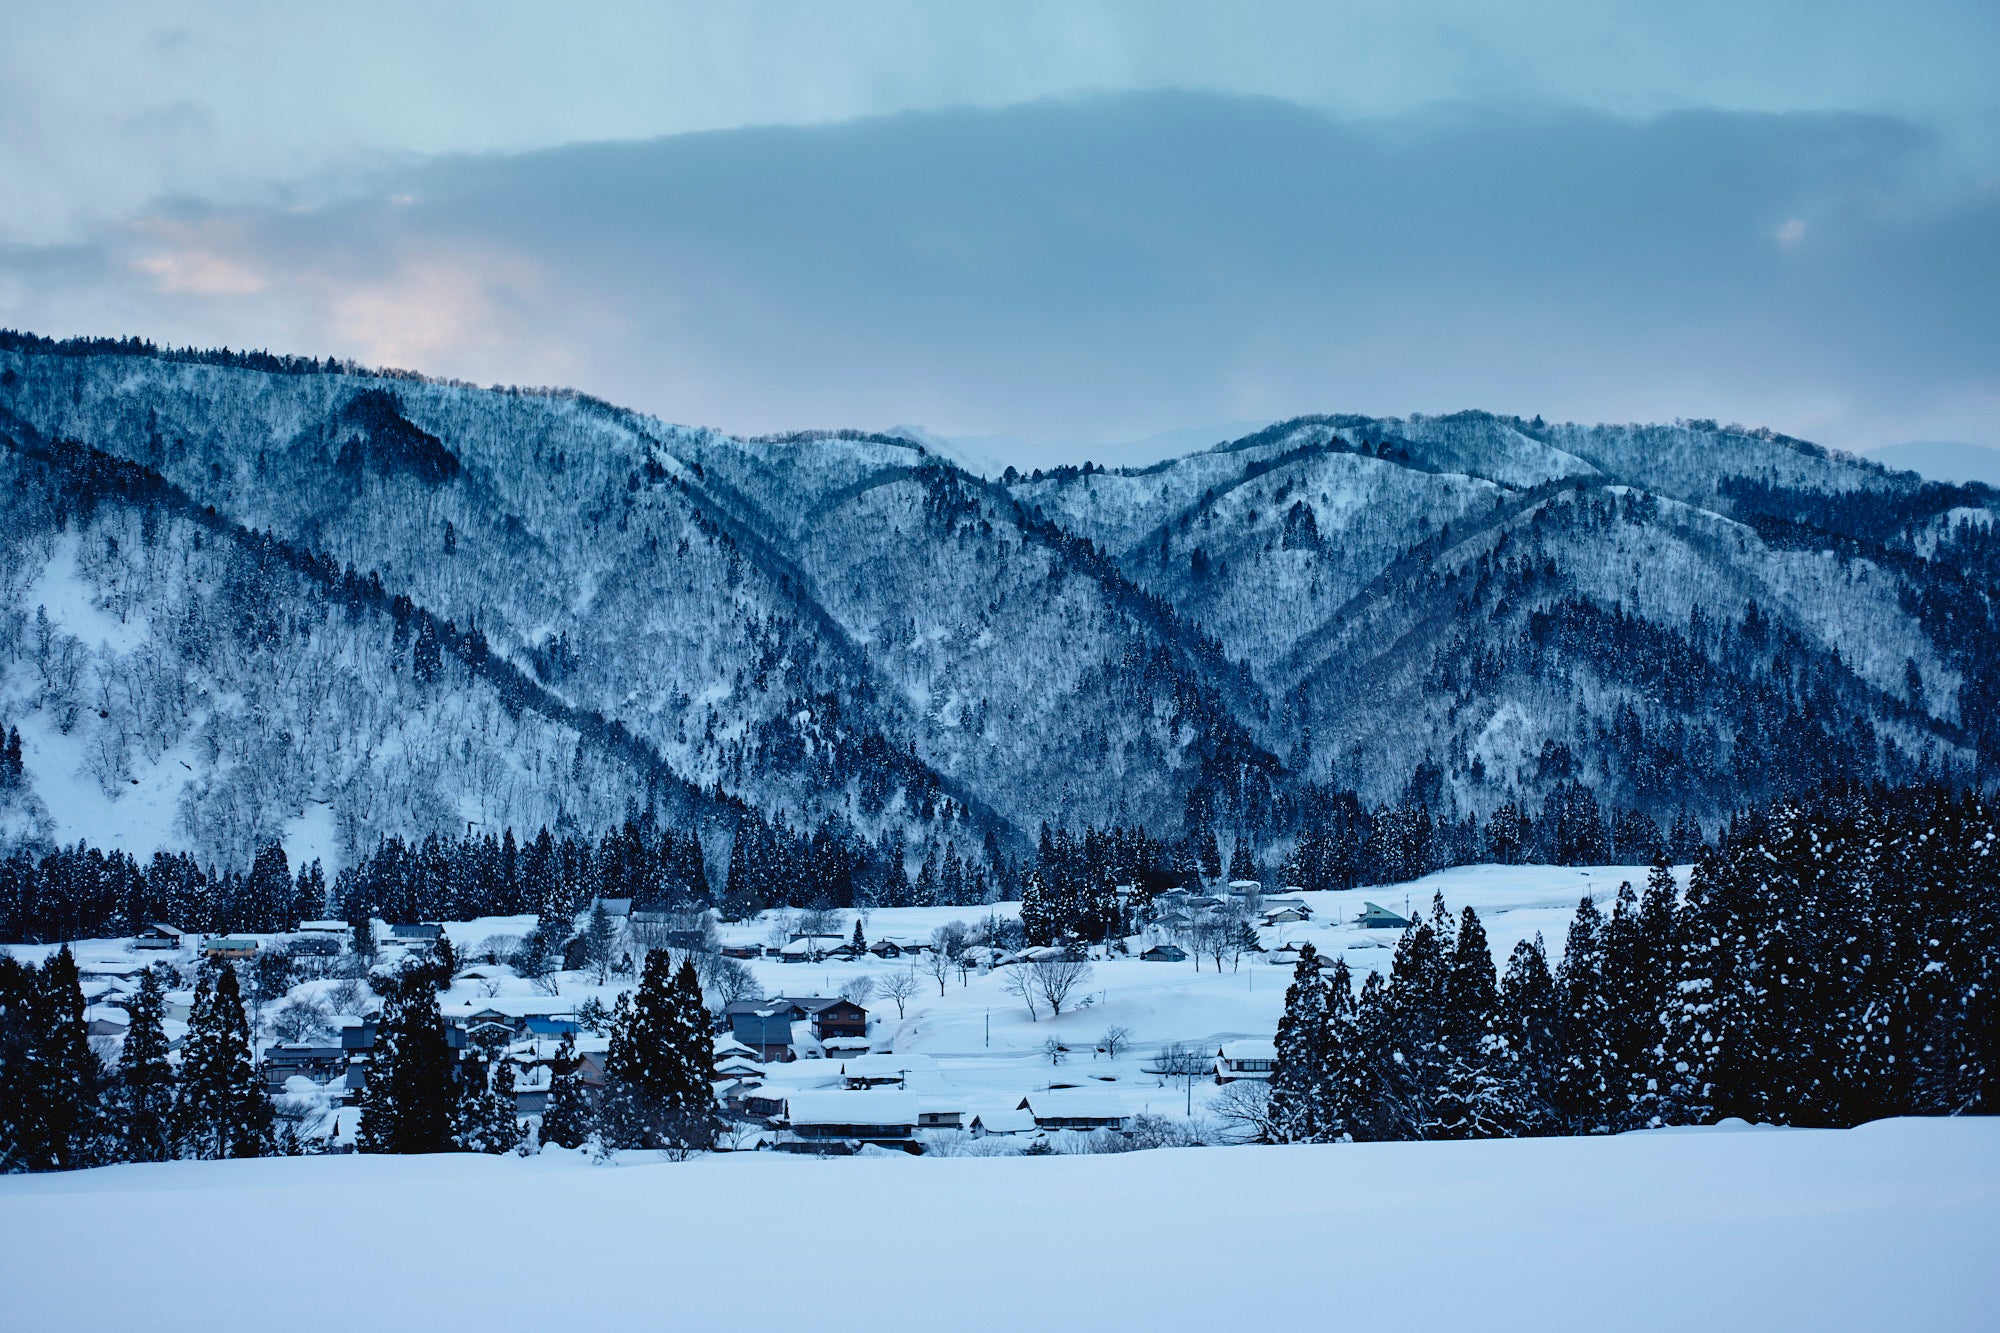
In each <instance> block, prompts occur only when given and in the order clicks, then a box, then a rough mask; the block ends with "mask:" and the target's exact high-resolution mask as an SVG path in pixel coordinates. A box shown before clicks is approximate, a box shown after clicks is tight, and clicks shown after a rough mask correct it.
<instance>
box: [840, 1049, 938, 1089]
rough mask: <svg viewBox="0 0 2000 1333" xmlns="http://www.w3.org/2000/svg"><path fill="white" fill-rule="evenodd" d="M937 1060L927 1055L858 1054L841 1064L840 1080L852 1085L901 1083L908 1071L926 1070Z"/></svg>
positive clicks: (935, 1066) (867, 1085) (870, 1086)
mask: <svg viewBox="0 0 2000 1333" xmlns="http://www.w3.org/2000/svg"><path fill="white" fill-rule="evenodd" d="M935 1068H937V1061H936V1060H934V1059H932V1058H931V1057H930V1056H928V1055H890V1054H882V1055H857V1056H854V1057H853V1058H852V1059H849V1060H844V1061H842V1062H841V1066H840V1077H841V1079H842V1081H843V1082H844V1083H845V1084H846V1085H847V1086H848V1087H849V1088H852V1089H859V1088H881V1087H889V1086H894V1087H899V1088H900V1087H903V1086H905V1084H906V1081H907V1078H908V1075H909V1074H910V1073H911V1071H913V1070H914V1071H916V1072H918V1073H929V1072H931V1071H932V1070H934V1069H935Z"/></svg>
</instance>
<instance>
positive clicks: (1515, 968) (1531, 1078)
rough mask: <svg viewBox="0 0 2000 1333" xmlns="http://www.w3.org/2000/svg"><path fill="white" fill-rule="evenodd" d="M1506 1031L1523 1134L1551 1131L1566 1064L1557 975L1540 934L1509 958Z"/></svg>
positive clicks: (1503, 984)
mask: <svg viewBox="0 0 2000 1333" xmlns="http://www.w3.org/2000/svg"><path fill="white" fill-rule="evenodd" d="M1499 1004H1500V1031H1501V1034H1502V1035H1503V1036H1505V1038H1506V1039H1507V1049H1508V1053H1509V1056H1510V1060H1511V1072H1512V1080H1513V1084H1514V1090H1515V1103H1516V1105H1517V1106H1519V1107H1520V1112H1521V1122H1520V1132H1521V1133H1523V1134H1545V1133H1550V1132H1553V1130H1554V1128H1555V1085H1556V1073H1557V1070H1558V1069H1559V1068H1560V1066H1561V1063H1562V1049H1561V1040H1560V1037H1559V1036H1558V1033H1557V1012H1558V1010H1559V1008H1560V1002H1559V1000H1558V998H1557V995H1556V983H1555V978H1554V977H1553V976H1551V975H1550V973H1549V954H1548V949H1547V947H1546V946H1545V945H1544V944H1543V943H1542V937H1541V936H1540V935H1539V934H1537V935H1536V936H1535V938H1534V939H1532V940H1522V941H1521V942H1520V943H1519V944H1517V945H1515V946H1514V952H1513V953H1511V954H1509V955H1508V957H1507V970H1506V972H1505V973H1504V974H1503V975H1502V976H1501V978H1500V993H1499Z"/></svg>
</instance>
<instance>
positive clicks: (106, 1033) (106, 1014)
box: [83, 1004, 132, 1037]
mask: <svg viewBox="0 0 2000 1333" xmlns="http://www.w3.org/2000/svg"><path fill="white" fill-rule="evenodd" d="M83 1020H84V1027H85V1029H86V1030H87V1031H88V1032H89V1034H90V1035H91V1036H93V1037H122V1036H124V1035H125V1030H126V1029H127V1028H129V1027H131V1026H132V1019H131V1016H130V1015H128V1014H127V1013H126V1012H125V1011H124V1010H123V1009H114V1008H112V1007H111V1006H110V1005H105V1004H93V1005H89V1006H87V1007H86V1008H85V1009H84V1011H83Z"/></svg>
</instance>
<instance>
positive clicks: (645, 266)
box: [0, 3, 2000, 463]
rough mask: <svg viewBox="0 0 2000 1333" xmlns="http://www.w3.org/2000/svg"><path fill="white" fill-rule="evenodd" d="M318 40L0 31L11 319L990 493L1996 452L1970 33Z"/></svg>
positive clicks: (189, 31)
mask: <svg viewBox="0 0 2000 1333" xmlns="http://www.w3.org/2000/svg"><path fill="white" fill-rule="evenodd" d="M320 8H321V10H322V11H323V12H321V13H320V14H318V15H316V16H311V17H308V16H304V15H301V14H275V13H274V12H272V11H267V10H266V9H263V8H258V7H250V6H234V5H173V6H159V5H144V6H141V5H131V6H115V5H81V6H77V7H72V8H65V9H63V10H62V11H61V12H55V11H54V10H53V9H50V10H49V12H36V13H27V14H23V15H19V16H14V17H11V18H10V21H9V27H8V29H7V31H6V32H5V34H4V35H0V323H6V324H11V325H15V326H19V327H27V328H33V329H36V330H38V331H44V332H51V333H58V334H62V333H82V332H91V333H122V332H128V331H129V332H140V333H145V334H147V335H149V336H152V337H154V338H157V339H161V340H166V341H173V342H199V343H228V344H230V345H234V346H242V345H255V346H270V347H273V348H279V349H285V350H294V351H309V352H315V353H326V352H333V353H337V354H342V355H351V356H355V357H358V358H361V359H364V360H369V361H377V362H388V363H393V364H399V365H407V366H413V367H416V368H419V369H423V370H427V371H430V372H433V373H438V374H446V375H457V376H461V377H464V378H468V379H473V380H477V381H480V382H494V381H499V382H509V383H523V384H541V383H560V384H573V385H576V386H578V387H581V388H584V389H587V390H590V391H592V392H595V393H599V394H602V395H604V396H606V397H609V398H612V399H614V400H617V401H620V402H625V403H629V404H632V405H634V406H638V407H642V408H645V409H647V410H650V411H654V412H658V413H660V414H661V415H663V416H666V417H669V418H671V419H675V420H681V421H690V422H697V423H702V424H712V425H718V426H722V427H725V428H729V429H736V430H746V431H761V430H776V429H784V428H793V427H806V426H841V425H855V426H865V427H886V426H890V425H895V424H920V425H923V426H925V427H927V428H929V429H931V430H934V431H938V432H942V433H949V434H954V435H961V436H979V437H983V438H984V441H985V446H986V447H987V448H988V450H989V452H992V453H996V454H998V455H1000V456H1002V457H1003V458H1004V459H1005V460H1006V461H1019V462H1022V463H1039V462H1047V461H1053V460H1054V459H1057V458H1061V457H1082V456H1086V455H1088V456H1094V457H1097V458H1098V459H1100V460H1104V459H1110V460H1112V461H1129V459H1130V458H1131V457H1133V456H1135V455H1137V454H1144V453H1145V452H1147V451H1148V450H1149V449H1150V450H1157V449H1158V448H1160V447H1162V446H1160V445H1159V444H1157V443H1156V444H1152V445H1146V446H1139V447H1137V448H1136V449H1135V448H1134V447H1133V446H1131V445H1130V443H1129V442H1131V441H1135V440H1141V439H1144V438H1146V437H1153V436H1157V435H1159V434H1160V433H1161V432H1178V433H1177V434H1174V435H1172V436H1170V437H1169V438H1170V439H1172V440H1173V441H1174V443H1175V445H1176V446H1178V445H1180V444H1183V443H1185V442H1186V441H1187V440H1188V439H1189V438H1199V437H1200V436H1201V434H1202V432H1203V431H1204V430H1207V429H1210V428H1214V429H1216V430H1218V431H1219V430H1220V429H1221V428H1222V427H1223V426H1225V425H1227V424H1229V423H1237V422H1243V421H1256V420H1262V419H1269V418H1273V417H1278V416H1284V415H1289V414H1292V413H1296V412H1308V411H1368V412H1410V411H1428V412H1444V411H1452V410H1455V409H1458V408H1462V407H1486V408H1491V409H1494V410H1498V411H1506V412H1520V413H1522V414H1524V415H1532V414H1534V413H1541V414H1542V415H1544V416H1549V417H1565V418H1575V419H1584V420H1614V421H1615V420H1651V419H1663V418H1670V417H1674V416H1704V417H1717V418H1720V419H1724V420H1741V421H1744V422H1748V423H1756V424H1766V425H1771V426H1774V427H1776V428H1778V429H1781V430H1786V431H1789V432H1791V433H1794V434H1799V435H1805V436H1809V437H1811V438H1815V439H1820V440H1823V441H1825V442H1827V443H1830V444H1835V445H1839V446H1843V447H1848V448H1854V449H1869V448H1874V447H1877V446H1881V445H1886V444H1891V443H1895V442H1898V441H1903V440H1910V439H1956V440H1967V441H1972V442H1974V443H1982V444H2000V425H1997V424H1996V423H2000V92H1996V89H1995V86H1994V85H1995V81H1994V80H1993V79H1992V78H1991V71H1992V70H1993V69H1995V68H2000V7H1995V6H1992V5H1963V6H1951V5H1926V4H1916V5H1905V6H1902V7H1899V8H1897V9H1896V10H1895V11H1894V12H1893V13H1892V12H1889V11H1887V10H1885V9H1883V8H1882V7H1880V6H1872V5H1871V6H1862V5H1848V4H1840V3H1820V4H1812V5H1805V4H1779V5H1763V6H1746V5H1740V4H1739V5H1730V6H1722V5H1705V4H1689V5H1681V6H1675V7H1665V6H1658V5H1616V4H1613V5H1589V6H1584V5H1567V4H1560V5H1543V6H1525V7H1524V6H1506V7H1503V6H1493V5H1488V4H1481V5H1442V6H1408V5H1400V6H1396V7H1393V8H1389V7H1381V8H1378V9H1373V10H1370V9H1362V8H1343V7H1336V6H1320V5H1310V6H1307V5H1299V6H1277V5H1256V4H1245V5H1231V6H1178V5H1171V4H1147V5H1099V6H1092V5H1060V6H1038V5H1032V4H1016V5H1006V6H991V7H986V6H975V5H952V6H916V5H856V6H839V7H833V6H812V7H806V6H769V5H744V6H727V7H717V6H685V7H676V6H644V7H637V8H634V9H631V10H621V9H619V8H616V7H602V8H597V9H593V10H592V11H591V13H590V14H589V15H588V16H585V17H582V18H579V17H577V16H575V15H572V14H561V13H556V12H554V7H548V6H541V7H529V6H520V7H508V6H476V7H475V6H445V5H435V6H424V7H417V8H416V9H415V12H413V13H405V12H402V11H401V10H399V9H397V8H394V7H386V6H382V7H377V6H370V5H366V4H363V5H345V6H339V7H324V6H323V7H320ZM1190 432H1192V434H1191V435H1190V434H1189V433H1190Z"/></svg>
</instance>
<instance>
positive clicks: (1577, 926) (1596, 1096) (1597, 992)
mask: <svg viewBox="0 0 2000 1333" xmlns="http://www.w3.org/2000/svg"><path fill="white" fill-rule="evenodd" d="M1556 1003H1557V1012H1556V1032H1557V1039H1558V1042H1559V1043H1560V1050H1561V1058H1560V1060H1559V1061H1558V1063H1557V1066H1556V1078H1555V1086H1554V1088H1553V1089H1552V1095H1553V1101H1554V1104H1555V1110H1556V1115H1557V1117H1558V1119H1559V1121H1560V1123H1561V1124H1562V1125H1563V1127H1564V1131H1565V1132H1567V1133H1571V1134H1593V1133H1598V1132H1601V1131H1602V1130H1603V1129H1604V1128H1605V1127H1606V1120H1607V1114H1606V1113H1607V1110H1608V1105H1609V1103H1608V1100H1607V1098H1608V1096H1609V1094H1610V1085H1611V1070H1612V1055H1611V1048H1610V1022H1609V1019H1610V1009H1611V1002H1610V996H1609V994H1608V993H1607V990H1606V986H1605V977H1604V916H1603V913H1601V912H1599V911H1598V910H1597V904H1596V903H1595V902H1594V901H1592V900H1591V899H1590V898H1588V897H1585V898H1584V899H1583V901H1582V902H1581V903H1579V904H1578V905H1577V909H1576V916H1575V918H1574V919H1572V920H1571V922H1570V927H1569V938H1568V940H1567V941H1566V942H1565V944H1564V946H1563V957H1562V962H1561V964H1560V965H1558V966H1557V968H1556Z"/></svg>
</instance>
